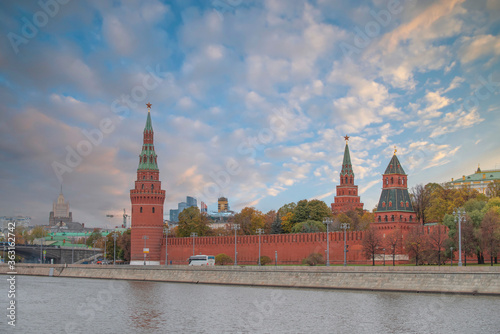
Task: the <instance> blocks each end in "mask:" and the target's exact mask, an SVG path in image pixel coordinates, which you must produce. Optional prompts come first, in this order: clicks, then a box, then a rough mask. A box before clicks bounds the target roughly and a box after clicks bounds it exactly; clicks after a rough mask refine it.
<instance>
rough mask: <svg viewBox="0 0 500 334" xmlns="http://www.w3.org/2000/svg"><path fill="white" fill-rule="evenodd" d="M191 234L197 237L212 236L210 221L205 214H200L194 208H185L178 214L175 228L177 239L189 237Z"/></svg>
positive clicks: (196, 208)
mask: <svg viewBox="0 0 500 334" xmlns="http://www.w3.org/2000/svg"><path fill="white" fill-rule="evenodd" d="M193 232H195V233H197V234H198V236H199V237H203V236H208V235H211V234H212V230H211V228H210V219H209V218H208V216H207V215H206V214H205V213H201V212H200V209H198V207H196V206H192V207H189V208H186V209H184V210H182V212H181V213H179V224H178V226H177V236H178V237H181V238H184V237H189V236H190V235H191V233H193Z"/></svg>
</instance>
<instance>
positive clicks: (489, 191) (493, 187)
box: [486, 180, 500, 197]
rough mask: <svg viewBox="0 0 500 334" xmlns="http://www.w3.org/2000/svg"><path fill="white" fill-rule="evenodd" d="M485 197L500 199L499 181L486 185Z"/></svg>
mask: <svg viewBox="0 0 500 334" xmlns="http://www.w3.org/2000/svg"><path fill="white" fill-rule="evenodd" d="M486 195H487V196H488V197H500V180H495V181H494V182H490V183H488V187H487V188H486Z"/></svg>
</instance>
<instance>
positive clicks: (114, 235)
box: [113, 231, 118, 265]
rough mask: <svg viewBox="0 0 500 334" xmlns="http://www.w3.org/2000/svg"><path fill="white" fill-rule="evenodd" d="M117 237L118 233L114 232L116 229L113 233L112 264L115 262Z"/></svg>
mask: <svg viewBox="0 0 500 334" xmlns="http://www.w3.org/2000/svg"><path fill="white" fill-rule="evenodd" d="M117 237H118V235H117V234H116V231H115V232H114V233H113V239H114V240H115V241H114V244H113V265H115V264H116V238H117Z"/></svg>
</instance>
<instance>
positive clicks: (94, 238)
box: [85, 228, 102, 247]
mask: <svg viewBox="0 0 500 334" xmlns="http://www.w3.org/2000/svg"><path fill="white" fill-rule="evenodd" d="M101 239H102V234H101V231H100V229H97V228H96V229H94V231H92V234H91V235H90V236H89V237H88V238H87V241H86V242H85V244H86V245H87V246H89V247H94V242H95V243H96V247H98V246H99V245H97V243H98V242H99V241H101Z"/></svg>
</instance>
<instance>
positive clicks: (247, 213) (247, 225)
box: [233, 207, 265, 235]
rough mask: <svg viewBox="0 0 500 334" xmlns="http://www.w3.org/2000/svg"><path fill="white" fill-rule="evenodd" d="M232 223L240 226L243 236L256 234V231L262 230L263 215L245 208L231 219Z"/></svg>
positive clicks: (253, 209)
mask: <svg viewBox="0 0 500 334" xmlns="http://www.w3.org/2000/svg"><path fill="white" fill-rule="evenodd" d="M233 223H235V224H240V230H241V231H242V233H243V234H244V235H250V234H256V233H257V229H259V228H264V224H265V221H264V214H263V213H262V212H260V211H259V210H256V209H255V208H251V207H245V208H243V210H241V212H240V213H237V214H235V215H234V217H233Z"/></svg>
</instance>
